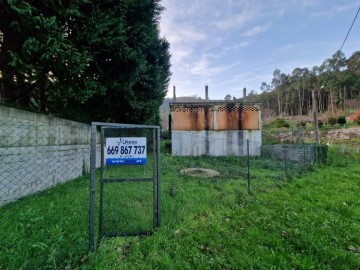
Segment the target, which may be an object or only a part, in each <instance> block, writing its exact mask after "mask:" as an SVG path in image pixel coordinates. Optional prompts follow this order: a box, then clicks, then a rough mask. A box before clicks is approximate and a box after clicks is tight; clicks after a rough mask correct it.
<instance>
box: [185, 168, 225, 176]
mask: <svg viewBox="0 0 360 270" xmlns="http://www.w3.org/2000/svg"><path fill="white" fill-rule="evenodd" d="M180 174H181V175H187V176H191V177H202V178H211V177H217V176H219V175H220V173H219V172H217V171H215V170H210V169H202V168H188V169H182V170H180Z"/></svg>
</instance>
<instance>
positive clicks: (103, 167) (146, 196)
mask: <svg viewBox="0 0 360 270" xmlns="http://www.w3.org/2000/svg"><path fill="white" fill-rule="evenodd" d="M98 167H99V170H98V171H97V168H98ZM90 169H91V181H90V224H89V239H90V240H89V245H90V250H94V249H95V238H96V236H95V223H96V216H97V215H96V201H97V198H98V199H99V200H98V201H99V206H98V208H99V211H98V212H99V216H98V224H99V234H98V237H99V239H100V238H101V237H106V236H131V235H142V234H150V233H151V232H152V231H153V229H154V228H155V227H157V226H159V225H160V207H161V205H160V127H159V126H145V125H130V124H109V123H92V131H91V168H90ZM97 180H98V181H97ZM97 189H99V197H96V190H97Z"/></svg>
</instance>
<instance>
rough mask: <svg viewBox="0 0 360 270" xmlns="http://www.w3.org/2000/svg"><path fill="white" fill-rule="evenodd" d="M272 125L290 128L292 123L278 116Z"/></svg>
mask: <svg viewBox="0 0 360 270" xmlns="http://www.w3.org/2000/svg"><path fill="white" fill-rule="evenodd" d="M271 125H272V126H273V127H276V128H283V127H284V128H289V127H290V124H289V122H287V121H286V120H285V119H284V118H276V120H274V121H273V122H272V123H271Z"/></svg>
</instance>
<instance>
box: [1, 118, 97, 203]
mask: <svg viewBox="0 0 360 270" xmlns="http://www.w3.org/2000/svg"><path fill="white" fill-rule="evenodd" d="M0 126H1V128H0V206H1V205H3V204H6V203H9V202H11V201H14V200H17V199H19V198H21V197H24V196H27V195H31V194H34V193H37V192H39V191H42V190H44V189H47V188H49V187H53V186H55V185H57V184H59V183H64V182H66V181H68V180H71V179H74V178H77V177H79V176H81V175H84V174H86V173H88V172H89V165H90V163H89V158H90V128H89V127H88V126H87V125H84V124H79V123H75V122H71V123H70V121H69V123H67V124H66V125H64V124H51V123H50V124H49V123H47V124H46V123H34V122H27V121H18V122H12V121H6V122H4V121H0Z"/></svg>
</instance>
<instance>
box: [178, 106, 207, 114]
mask: <svg viewBox="0 0 360 270" xmlns="http://www.w3.org/2000/svg"><path fill="white" fill-rule="evenodd" d="M175 112H192V113H197V112H205V108H184V107H181V108H176V109H175Z"/></svg>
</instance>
